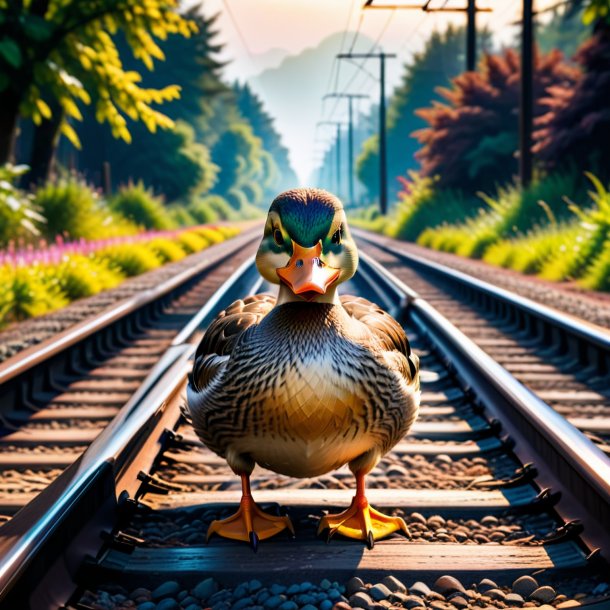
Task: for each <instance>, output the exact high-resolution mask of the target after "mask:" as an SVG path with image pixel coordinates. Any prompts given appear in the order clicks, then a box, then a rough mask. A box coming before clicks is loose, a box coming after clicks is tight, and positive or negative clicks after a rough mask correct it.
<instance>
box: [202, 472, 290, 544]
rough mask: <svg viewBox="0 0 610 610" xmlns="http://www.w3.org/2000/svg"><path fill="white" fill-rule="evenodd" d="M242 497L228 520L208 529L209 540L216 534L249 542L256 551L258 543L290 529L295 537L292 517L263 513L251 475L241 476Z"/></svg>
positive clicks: (216, 522)
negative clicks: (254, 492)
mask: <svg viewBox="0 0 610 610" xmlns="http://www.w3.org/2000/svg"><path fill="white" fill-rule="evenodd" d="M240 476H241V489H242V496H241V502H240V503H239V509H238V510H237V512H236V513H235V514H234V515H231V516H230V517H228V518H227V519H222V520H217V521H212V523H210V526H209V527H208V533H207V540H209V539H210V537H211V536H212V535H214V534H218V535H219V536H223V537H225V538H232V539H233V540H243V541H244V542H249V543H250V546H251V547H252V548H253V549H254V551H256V549H257V548H258V541H259V540H264V539H265V538H271V536H275V534H279V533H280V532H281V531H283V530H285V529H288V530H290V531H291V532H292V534H293V535H294V528H293V527H292V522H291V521H290V517H276V516H275V515H270V514H269V513H266V512H264V511H262V510H261V509H260V508H259V507H258V505H257V504H256V502H255V501H254V499H253V498H252V492H251V490H250V475H248V474H241V475H240Z"/></svg>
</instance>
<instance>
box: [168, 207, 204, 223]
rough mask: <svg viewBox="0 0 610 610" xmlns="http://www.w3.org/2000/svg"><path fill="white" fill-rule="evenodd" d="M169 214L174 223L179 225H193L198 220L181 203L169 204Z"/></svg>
mask: <svg viewBox="0 0 610 610" xmlns="http://www.w3.org/2000/svg"><path fill="white" fill-rule="evenodd" d="M166 210H167V214H168V216H169V218H170V219H171V222H172V224H173V225H175V226H178V227H192V226H193V225H196V224H197V220H196V219H195V218H194V217H193V216H192V215H191V213H190V212H189V211H188V209H187V208H186V207H184V206H183V205H182V204H180V203H174V204H172V205H169V206H167V208H166Z"/></svg>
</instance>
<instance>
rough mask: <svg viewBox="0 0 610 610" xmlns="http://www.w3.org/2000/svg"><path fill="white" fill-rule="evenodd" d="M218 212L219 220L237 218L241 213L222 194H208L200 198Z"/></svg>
mask: <svg viewBox="0 0 610 610" xmlns="http://www.w3.org/2000/svg"><path fill="white" fill-rule="evenodd" d="M200 201H201V202H202V203H204V204H206V205H207V206H208V207H209V208H210V209H211V210H213V211H214V212H215V213H216V216H217V217H218V219H219V220H237V218H239V215H238V214H236V213H235V210H233V208H232V207H231V206H230V205H229V202H228V201H227V200H226V199H225V198H224V197H221V196H220V195H207V196H206V197H203V198H202V199H201V200H200Z"/></svg>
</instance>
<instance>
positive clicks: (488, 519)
mask: <svg viewBox="0 0 610 610" xmlns="http://www.w3.org/2000/svg"><path fill="white" fill-rule="evenodd" d="M481 523H482V524H483V525H498V517H494V516H493V515H487V516H485V517H483V518H482V519H481Z"/></svg>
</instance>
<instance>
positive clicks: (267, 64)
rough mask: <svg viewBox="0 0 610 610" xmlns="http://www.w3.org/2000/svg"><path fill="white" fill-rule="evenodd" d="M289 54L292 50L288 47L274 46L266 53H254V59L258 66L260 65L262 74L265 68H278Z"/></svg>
mask: <svg viewBox="0 0 610 610" xmlns="http://www.w3.org/2000/svg"><path fill="white" fill-rule="evenodd" d="M289 54H290V52H289V51H287V50H286V49H280V48H273V49H269V50H268V51H265V52H264V53H258V54H257V55H254V56H253V58H252V59H253V61H254V64H255V65H256V66H260V72H259V74H260V73H262V72H264V71H265V70H272V69H273V68H277V67H278V66H279V65H280V64H281V63H282V61H284V59H285V58H286V57H287V56H288V55H289Z"/></svg>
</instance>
